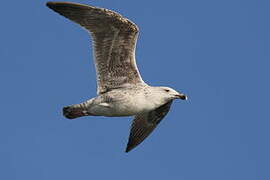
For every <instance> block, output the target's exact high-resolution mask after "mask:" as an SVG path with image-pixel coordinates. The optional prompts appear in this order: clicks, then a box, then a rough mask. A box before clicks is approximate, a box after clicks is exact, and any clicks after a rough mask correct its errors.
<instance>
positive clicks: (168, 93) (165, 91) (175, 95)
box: [158, 87, 187, 100]
mask: <svg viewBox="0 0 270 180" xmlns="http://www.w3.org/2000/svg"><path fill="white" fill-rule="evenodd" d="M158 91H159V93H160V94H162V96H164V97H165V98H167V99H168V100H173V99H182V100H187V96H186V95H184V94H183V93H180V92H177V91H176V90H174V89H172V88H169V87H158Z"/></svg>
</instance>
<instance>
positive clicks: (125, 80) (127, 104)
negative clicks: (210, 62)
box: [46, 2, 187, 152]
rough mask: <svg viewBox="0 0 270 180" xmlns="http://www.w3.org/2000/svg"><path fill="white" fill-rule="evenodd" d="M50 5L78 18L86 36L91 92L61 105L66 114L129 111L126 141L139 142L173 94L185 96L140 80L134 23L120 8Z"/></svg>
mask: <svg viewBox="0 0 270 180" xmlns="http://www.w3.org/2000/svg"><path fill="white" fill-rule="evenodd" d="M46 5H47V6H48V7H49V8H50V9H52V10H53V11H55V12H57V13H59V14H60V15H62V16H64V17H66V18H68V19H70V20H71V21H73V22H75V23H77V24H79V25H80V26H82V27H83V28H84V29H86V30H87V31H88V33H89V34H90V35H91V36H92V39H93V47H94V63H95V68H96V78H97V97H94V98H92V99H89V100H87V101H85V102H82V103H80V104H75V105H70V106H66V107H64V108H63V115H64V116H65V117H66V118H68V119H75V118H78V117H82V116H106V117H121V116H122V117H123V116H134V120H133V122H132V124H131V128H130V135H129V139H128V143H127V146H126V152H129V151H130V150H132V149H133V148H135V147H136V146H137V145H139V144H140V143H141V142H142V141H143V140H144V139H145V138H147V137H148V136H149V134H150V133H151V132H152V131H153V130H154V129H155V127H156V126H157V125H158V124H159V123H160V121H161V120H162V119H163V118H164V117H165V116H166V115H167V113H168V112H169V110H170V107H171V104H172V102H173V100H175V99H182V100H187V96H186V95H184V94H183V93H180V92H177V91H176V90H174V89H172V88H169V87H160V86H158V87H153V86H149V85H148V84H146V83H145V82H144V81H143V80H142V78H141V75H140V73H139V71H138V68H137V65H136V60H135V48H136V42H137V37H138V32H139V29H138V27H137V26H136V24H134V23H133V22H132V21H130V20H128V19H127V18H124V17H123V16H121V15H120V14H118V13H116V12H114V11H111V10H108V9H104V8H98V7H93V6H89V5H83V4H78V3H71V2H47V4H46Z"/></svg>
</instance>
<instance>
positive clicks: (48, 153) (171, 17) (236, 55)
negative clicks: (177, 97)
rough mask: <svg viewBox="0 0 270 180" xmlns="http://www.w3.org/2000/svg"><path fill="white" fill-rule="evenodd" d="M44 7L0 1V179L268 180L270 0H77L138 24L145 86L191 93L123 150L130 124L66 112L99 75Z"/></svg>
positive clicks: (68, 30)
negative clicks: (131, 147)
mask: <svg viewBox="0 0 270 180" xmlns="http://www.w3.org/2000/svg"><path fill="white" fill-rule="evenodd" d="M45 2H46V1H41V0H40V1H37V0H27V1H16V2H15V1H3V2H1V7H2V8H1V11H0V21H1V29H0V31H1V34H0V39H1V41H0V82H1V88H0V89H1V91H0V92H1V93H0V99H1V102H0V109H1V121H0V159H1V160H0V170H1V173H0V179H5V180H21V179H27V180H48V179H49V180H59V179H65V180H74V179H80V180H89V179H120V180H121V179H123V180H126V179H129V180H137V179H156V180H163V179H165V178H167V179H171V180H198V179H203V180H216V179H218V180H228V179H230V180H239V179H245V180H268V179H270V173H269V169H270V163H269V162H270V156H269V152H270V145H269V137H270V132H269V126H270V123H269V120H270V115H269V100H270V95H269V92H270V85H269V77H270V73H269V67H270V61H269V60H270V51H269V49H270V33H269V32H270V24H269V17H270V11H269V5H270V2H269V1H266V0H265V1H263V0H258V1H255V0H242V1H241V0H227V1H216V0H205V1H201V0H189V1H142V0H139V1H123V0H122V1H120V0H110V1H109V0H96V1H86V0H83V1H79V0H77V1H76V2H79V3H87V4H91V5H95V6H99V7H105V8H108V9H112V10H115V11H117V12H119V13H121V14H123V15H124V16H125V17H128V18H129V19H131V20H132V21H134V22H135V23H136V24H137V25H138V26H139V28H140V36H139V40H138V43H137V51H136V52H137V64H138V66H139V68H140V72H141V74H142V76H143V78H144V80H145V81H146V82H147V83H149V84H150V85H163V86H171V87H173V88H175V89H177V90H179V91H183V92H184V93H186V94H187V95H188V96H189V101H186V102H185V101H175V102H174V104H173V106H172V108H171V111H170V113H169V114H168V115H167V117H166V118H165V119H164V120H163V121H162V123H161V124H160V125H159V127H158V128H157V129H156V130H155V132H154V133H153V134H152V135H151V136H150V137H149V138H148V139H147V140H145V141H144V142H143V143H142V144H141V145H140V146H138V147H137V148H136V149H134V150H133V151H131V152H130V153H124V150H125V147H126V143H127V138H128V134H129V125H130V123H131V118H103V117H84V118H80V119H77V120H74V121H69V120H67V119H65V118H64V117H63V116H62V107H63V106H66V105H69V104H74V103H79V102H82V101H84V100H87V99H89V98H91V97H93V96H95V95H96V81H95V69H94V65H93V60H92V49H90V48H89V47H91V45H90V38H89V37H88V34H87V33H86V32H85V31H84V30H83V29H81V28H80V27H79V26H78V25H76V24H74V23H72V22H70V21H68V20H67V19H65V18H63V17H61V16H59V15H58V14H56V13H54V12H52V11H51V10H50V9H48V8H47V7H46V6H45Z"/></svg>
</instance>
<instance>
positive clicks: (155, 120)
mask: <svg viewBox="0 0 270 180" xmlns="http://www.w3.org/2000/svg"><path fill="white" fill-rule="evenodd" d="M171 104H172V101H169V102H168V103H166V104H164V105H162V106H160V107H159V108H157V109H155V110H153V111H150V112H148V113H143V114H138V115H136V116H135V119H134V120H133V122H132V125H131V130H130V135H129V140H128V144H127V148H126V152H129V151H130V150H131V149H133V148H135V147H136V146H138V145H139V144H140V143H141V142H142V141H143V140H144V139H145V138H147V137H148V136H149V134H151V132H152V131H153V130H154V129H155V127H157V125H158V124H159V123H160V121H161V120H162V119H163V118H164V117H165V116H166V115H167V113H168V112H169V110H170V107H171Z"/></svg>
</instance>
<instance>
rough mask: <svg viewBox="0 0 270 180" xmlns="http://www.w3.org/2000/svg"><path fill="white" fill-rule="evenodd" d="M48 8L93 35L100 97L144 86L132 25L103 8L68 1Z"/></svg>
mask: <svg viewBox="0 0 270 180" xmlns="http://www.w3.org/2000/svg"><path fill="white" fill-rule="evenodd" d="M47 6H48V7H49V8H51V9H52V10H54V11H55V12H57V13H59V14H61V15H63V16H65V17H66V18H68V19H70V20H72V21H74V22H75V23H77V24H79V25H81V26H82V27H84V28H85V29H86V30H87V31H89V32H90V33H91V35H92V37H93V45H94V56H95V65H96V72H97V84H98V90H97V92H98V94H102V93H104V92H107V91H109V90H111V89H114V88H119V87H126V86H128V85H129V84H134V83H143V80H142V78H141V76H140V73H139V71H138V69H137V65H136V61H135V46H136V41H137V36H138V31H139V30H138V27H137V26H136V25H135V24H134V23H133V22H131V21H129V20H128V19H126V18H124V17H122V16H121V15H119V14H117V13H115V12H113V11H111V10H108V9H104V8H97V7H93V6H87V5H82V4H77V3H69V2H48V3H47ZM123 68H124V69H126V71H122V69H123Z"/></svg>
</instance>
